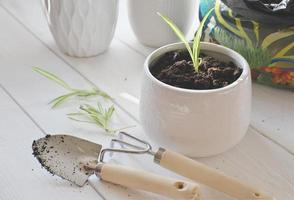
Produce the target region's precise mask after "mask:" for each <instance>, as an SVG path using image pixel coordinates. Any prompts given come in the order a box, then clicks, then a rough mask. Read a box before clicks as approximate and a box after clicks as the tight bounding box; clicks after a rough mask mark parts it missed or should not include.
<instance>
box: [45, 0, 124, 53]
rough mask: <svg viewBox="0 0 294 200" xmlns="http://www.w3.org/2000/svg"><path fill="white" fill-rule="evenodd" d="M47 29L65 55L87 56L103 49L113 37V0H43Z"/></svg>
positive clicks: (116, 14)
mask: <svg viewBox="0 0 294 200" xmlns="http://www.w3.org/2000/svg"><path fill="white" fill-rule="evenodd" d="M44 2H45V12H46V16H47V20H48V24H49V27H50V30H51V32H52V34H53V37H54V39H55V41H56V43H57V45H58V47H59V48H60V49H61V51H63V52H64V53H65V54H67V55H70V56H75V57H90V56H95V55H98V54H100V53H102V52H104V51H105V50H106V49H107V48H108V46H109V45H110V42H111V40H112V38H113V34H114V31H115V27H116V22H117V16H118V1H117V0H44Z"/></svg>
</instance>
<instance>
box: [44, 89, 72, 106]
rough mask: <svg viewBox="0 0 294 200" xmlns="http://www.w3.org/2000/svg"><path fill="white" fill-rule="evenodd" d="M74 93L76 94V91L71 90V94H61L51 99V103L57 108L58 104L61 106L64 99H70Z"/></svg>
mask: <svg viewBox="0 0 294 200" xmlns="http://www.w3.org/2000/svg"><path fill="white" fill-rule="evenodd" d="M74 95H76V92H71V93H69V94H65V95H62V96H59V97H57V98H55V99H53V100H52V101H50V102H49V104H52V108H56V107H57V106H59V105H60V104H62V103H63V102H64V101H66V100H67V99H69V98H70V97H72V96H74Z"/></svg>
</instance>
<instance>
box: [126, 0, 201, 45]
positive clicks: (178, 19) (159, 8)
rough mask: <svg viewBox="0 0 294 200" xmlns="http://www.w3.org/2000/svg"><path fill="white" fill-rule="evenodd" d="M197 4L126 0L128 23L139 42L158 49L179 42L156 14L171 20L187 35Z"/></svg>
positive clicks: (187, 0)
mask: <svg viewBox="0 0 294 200" xmlns="http://www.w3.org/2000/svg"><path fill="white" fill-rule="evenodd" d="M198 3H199V1H198V0H128V15H129V21H130V24H131V26H132V29H133V31H134V33H135V35H136V37H137V39H138V40H139V42H141V43H142V44H144V45H147V46H151V47H160V46H163V45H166V44H170V43H174V42H177V41H179V40H178V38H177V37H176V36H175V34H174V33H173V31H172V30H171V29H170V28H169V27H168V25H167V24H166V23H165V22H164V21H163V20H162V19H161V17H159V16H158V15H157V12H160V13H161V14H164V15H166V16H168V17H169V18H171V19H172V20H173V21H174V22H175V23H176V24H177V25H178V27H179V28H180V29H181V30H182V31H183V33H184V34H187V33H188V32H189V30H190V29H191V27H192V26H193V25H194V24H193V22H194V21H195V22H196V21H197V20H195V18H196V17H197V8H198V7H197V5H198ZM194 26H196V24H195V25H194Z"/></svg>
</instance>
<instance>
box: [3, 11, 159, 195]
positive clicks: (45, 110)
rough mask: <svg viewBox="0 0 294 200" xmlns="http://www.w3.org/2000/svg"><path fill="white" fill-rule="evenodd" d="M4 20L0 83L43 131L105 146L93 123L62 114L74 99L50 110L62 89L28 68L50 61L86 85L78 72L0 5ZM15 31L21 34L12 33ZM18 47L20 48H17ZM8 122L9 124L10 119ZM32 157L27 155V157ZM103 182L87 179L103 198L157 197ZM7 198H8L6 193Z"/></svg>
mask: <svg viewBox="0 0 294 200" xmlns="http://www.w3.org/2000/svg"><path fill="white" fill-rule="evenodd" d="M4 20H5V21H6V22H7V24H8V25H7V29H6V30H7V32H2V33H0V40H1V42H4V41H7V43H6V44H7V48H6V49H3V51H1V53H0V55H2V56H3V59H1V61H0V63H1V67H0V79H1V81H0V83H3V84H4V85H5V87H7V88H8V89H9V90H10V91H11V94H12V95H13V96H15V97H16V98H17V99H19V101H20V104H21V105H22V106H24V107H25V109H26V110H27V111H28V112H29V113H30V115H31V116H32V117H33V118H34V119H35V120H36V121H37V122H38V123H39V124H40V126H41V127H42V129H44V130H45V131H46V133H72V134H74V135H75V136H78V137H83V138H85V139H88V140H92V141H95V142H98V143H100V144H103V145H104V146H106V147H107V146H109V144H110V139H111V138H110V137H109V136H106V135H105V134H104V133H102V131H101V130H99V129H97V127H95V126H89V125H83V124H77V123H75V122H73V121H70V120H68V119H67V118H66V114H67V113H69V112H73V111H75V107H76V106H73V104H75V105H77V104H78V103H77V102H71V103H69V105H67V106H63V107H61V108H60V109H56V110H54V111H52V110H51V109H50V107H49V106H48V105H47V103H48V100H49V99H51V98H52V97H54V96H57V95H60V94H62V92H64V91H63V90H62V89H61V90H59V89H58V87H57V86H56V85H55V84H54V83H51V82H50V81H48V80H46V79H44V78H42V77H41V76H40V75H37V74H36V73H34V72H32V70H31V66H34V65H39V64H40V65H42V66H45V65H47V64H49V65H50V63H51V64H52V66H53V67H51V70H57V71H59V72H61V74H64V75H66V74H67V71H69V72H70V73H69V74H68V75H66V81H68V82H69V83H70V84H71V85H75V86H78V87H83V86H86V82H85V81H84V80H83V79H82V78H81V77H80V76H79V75H78V74H76V73H75V72H73V71H72V70H71V69H70V68H69V67H67V65H66V64H64V63H63V62H62V61H61V60H60V59H58V58H56V56H55V55H54V54H52V53H51V52H50V51H48V50H47V48H46V47H44V46H43V45H42V43H40V42H39V41H38V40H36V39H34V38H33V37H32V36H31V34H30V33H28V32H26V31H24V30H23V29H22V27H21V26H19V25H18V24H17V23H16V22H15V21H14V20H13V19H11V18H10V17H8V15H7V14H5V12H3V10H2V9H0V23H1V22H3V23H4ZM15 25H17V26H16V28H13V27H15ZM20 33H21V34H20ZM19 34H20V35H21V36H20V37H16V36H17V35H19ZM19 47H22V48H20V49H19ZM29 47H30V51H27V50H26V48H29ZM36 55H38V56H36ZM15 58H17V59H15ZM15 61H16V62H15ZM6 66H9V70H7V67H6ZM60 70H61V71H60ZM23 72H24V73H23ZM40 83H42V84H40ZM3 106H4V105H3ZM1 107H2V106H1ZM120 113H121V114H117V115H116V116H115V121H116V122H117V124H114V125H117V126H121V125H122V124H123V125H125V124H127V123H128V122H130V120H129V119H128V120H126V115H125V114H123V113H122V112H120ZM16 114H17V113H16ZM8 125H9V126H13V125H12V124H11V123H10V124H8ZM5 128H6V129H5ZM3 130H7V131H9V129H8V127H3ZM24 131H25V130H24ZM31 132H33V131H31ZM18 133H19V132H18ZM16 134H17V132H16ZM38 137H41V136H35V137H34V138H32V137H30V138H29V139H28V141H29V142H30V143H31V142H32V141H33V139H36V138H38ZM9 146H11V144H8V147H9ZM20 146H21V145H20ZM29 148H30V146H29ZM10 156H11V155H10ZM29 156H31V154H29ZM31 157H32V156H31ZM26 158H27V157H26ZM32 159H33V158H32ZM32 159H30V161H31V160H32ZM34 160H35V159H34ZM42 174H48V173H47V172H45V170H42ZM29 175H30V174H28V176H29ZM5 179H7V180H9V179H10V178H9V176H5ZM44 181H46V180H44ZM60 182H61V183H59V182H58V184H67V182H66V181H60ZM105 184H106V183H101V181H99V179H98V178H97V177H92V179H91V182H90V185H91V186H92V187H94V188H95V190H97V191H98V192H99V193H100V194H102V195H103V196H104V197H105V199H120V200H126V199H142V200H144V199H158V198H159V197H158V196H156V195H153V194H149V193H144V192H139V191H133V190H128V189H125V188H121V187H117V186H114V185H111V184H106V185H105ZM68 185H69V184H68ZM9 186H10V188H13V187H14V186H13V184H12V183H10V184H9ZM28 191H30V190H28ZM22 192H24V191H23V190H21V191H19V192H16V194H21V193H22ZM47 194H49V193H47ZM160 198H161V199H162V197H160ZM8 199H10V197H9V198H8ZM89 199H90V198H89Z"/></svg>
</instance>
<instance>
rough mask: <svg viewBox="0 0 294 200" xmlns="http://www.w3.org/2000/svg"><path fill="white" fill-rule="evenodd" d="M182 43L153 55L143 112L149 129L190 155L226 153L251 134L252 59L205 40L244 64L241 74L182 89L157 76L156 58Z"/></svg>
mask: <svg viewBox="0 0 294 200" xmlns="http://www.w3.org/2000/svg"><path fill="white" fill-rule="evenodd" d="M183 48H184V46H183V44H182V43H176V44H171V45H167V46H164V47H162V48H159V49H157V50H156V51H154V52H153V53H151V55H149V56H148V58H147V60H146V62H145V66H144V77H143V82H142V89H141V98H140V118H141V123H142V126H143V128H144V131H145V133H146V134H147V135H148V136H150V138H151V139H152V140H153V141H154V142H156V143H158V144H159V145H161V146H163V147H166V148H169V149H172V150H175V151H177V152H180V153H183V154H185V155H187V156H190V157H205V156H211V155H216V154H219V153H222V152H224V151H226V150H228V149H230V148H232V147H233V146H235V145H236V144H237V143H238V142H239V141H240V140H241V139H242V138H243V136H244V135H245V133H246V131H247V129H248V126H249V122H250V113H251V76H250V69H249V66H248V63H247V61H246V60H245V59H244V58H243V57H242V56H241V55H240V54H238V53H237V52H235V51H233V50H231V49H228V48H226V47H223V46H220V45H216V44H211V43H202V45H201V51H202V52H205V53H206V54H208V55H211V56H214V57H215V58H217V59H219V60H221V61H233V62H234V63H235V64H236V65H237V66H239V67H241V68H243V72H242V74H241V76H240V78H239V79H238V80H236V81H235V82H233V83H232V84H230V85H228V86H226V87H223V88H219V89H211V90H190V89H181V88H177V87H174V86H170V85H167V84H165V83H163V82H161V81H159V80H157V79H156V78H155V77H154V76H153V75H152V74H151V73H150V70H149V67H150V63H152V62H153V61H154V60H155V59H157V58H158V57H160V56H162V55H163V54H164V53H166V52H169V51H173V50H178V49H183Z"/></svg>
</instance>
